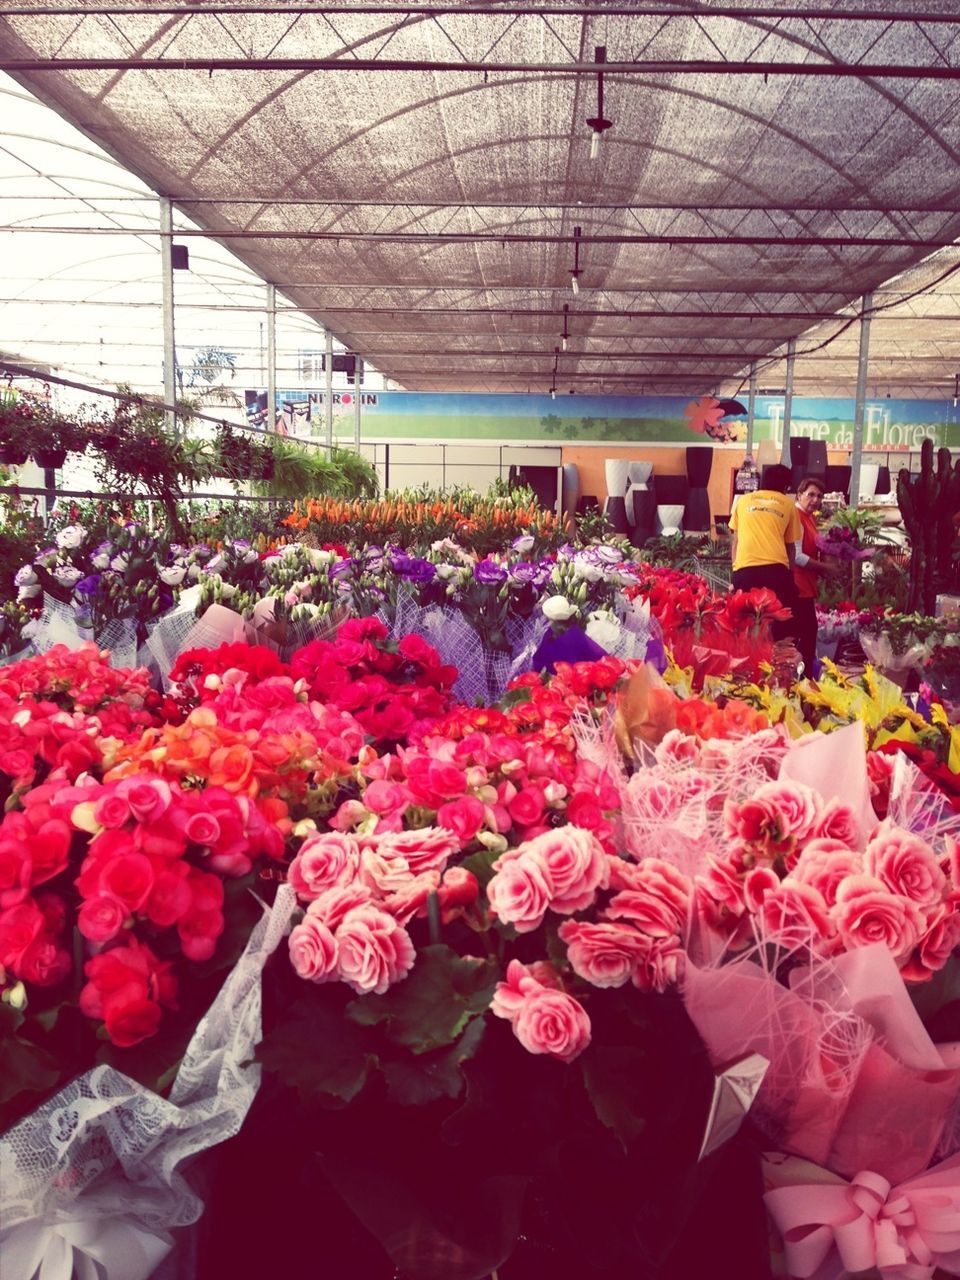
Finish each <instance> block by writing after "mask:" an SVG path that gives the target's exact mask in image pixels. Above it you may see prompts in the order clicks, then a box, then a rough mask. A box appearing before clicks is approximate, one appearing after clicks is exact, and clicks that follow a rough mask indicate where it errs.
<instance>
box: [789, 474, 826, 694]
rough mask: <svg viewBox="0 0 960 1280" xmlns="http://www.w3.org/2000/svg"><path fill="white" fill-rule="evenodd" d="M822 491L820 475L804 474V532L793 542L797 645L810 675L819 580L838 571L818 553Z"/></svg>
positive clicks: (800, 508)
mask: <svg viewBox="0 0 960 1280" xmlns="http://www.w3.org/2000/svg"><path fill="white" fill-rule="evenodd" d="M823 493H824V487H823V481H822V480H821V479H820V477H819V476H804V478H803V479H802V480H801V481H800V483H799V484H798V485H797V514H798V515H799V517H800V524H801V527H802V529H803V535H802V537H801V538H800V539H798V541H797V542H796V543H795V544H794V567H793V583H794V586H795V587H796V589H797V599H796V602H795V605H794V610H793V616H794V618H795V619H796V623H797V629H796V633H795V634H796V638H797V648H798V649H799V650H800V656H801V657H802V658H803V666H804V670H805V672H806V674H807V675H808V676H810V675H813V667H814V663H815V661H816V657H817V579H818V578H832V577H834V576H835V574H836V570H835V569H834V568H833V567H832V565H828V564H827V563H826V562H825V561H823V560H821V559H819V558H818V554H817V523H816V520H815V519H814V516H815V515H816V513H817V512H818V511H819V510H820V505H821V503H822V502H823Z"/></svg>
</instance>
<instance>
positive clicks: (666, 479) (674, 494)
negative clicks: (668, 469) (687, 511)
mask: <svg viewBox="0 0 960 1280" xmlns="http://www.w3.org/2000/svg"><path fill="white" fill-rule="evenodd" d="M653 491H654V493H655V494H656V497H657V506H667V505H668V504H672V505H674V506H678V507H682V506H684V505H685V504H686V501H687V494H688V493H689V491H690V486H689V485H688V484H687V477H686V476H666V475H662V474H660V473H659V472H658V473H657V474H656V475H655V476H653Z"/></svg>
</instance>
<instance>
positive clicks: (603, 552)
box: [593, 542, 623, 564]
mask: <svg viewBox="0 0 960 1280" xmlns="http://www.w3.org/2000/svg"><path fill="white" fill-rule="evenodd" d="M593 554H594V555H595V556H596V558H597V559H598V560H601V561H602V562H603V563H604V564H620V563H621V561H622V560H623V555H622V554H621V552H620V548H619V547H609V546H607V544H606V543H605V542H604V543H601V544H600V545H599V546H597V547H594V548H593Z"/></svg>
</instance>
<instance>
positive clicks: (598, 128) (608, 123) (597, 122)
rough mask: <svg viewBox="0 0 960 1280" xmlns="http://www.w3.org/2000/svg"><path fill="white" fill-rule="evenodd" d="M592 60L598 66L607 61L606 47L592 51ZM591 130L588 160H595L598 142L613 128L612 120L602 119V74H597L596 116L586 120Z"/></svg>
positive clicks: (600, 45) (598, 149)
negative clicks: (593, 59)
mask: <svg viewBox="0 0 960 1280" xmlns="http://www.w3.org/2000/svg"><path fill="white" fill-rule="evenodd" d="M594 58H595V60H596V62H597V64H598V65H599V66H602V65H603V63H605V62H606V60H607V46H606V45H604V44H598V45H597V46H596V47H595V49H594ZM587 124H588V125H589V126H590V128H591V129H592V130H593V132H592V133H591V135H590V159H591V160H596V158H597V157H598V156H599V154H600V141H601V139H602V138H603V135H604V133H605V131H606V130H607V129H612V128H613V121H612V120H605V119H604V118H603V72H602V71H598V72H597V114H596V115H595V116H593V117H591V118H590V119H588V120H587Z"/></svg>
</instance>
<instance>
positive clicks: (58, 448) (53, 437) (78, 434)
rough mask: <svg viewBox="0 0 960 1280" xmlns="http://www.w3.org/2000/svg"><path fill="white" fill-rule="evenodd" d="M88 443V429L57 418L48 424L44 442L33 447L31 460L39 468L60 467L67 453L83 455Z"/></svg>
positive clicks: (79, 424) (80, 424)
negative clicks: (48, 428) (32, 459)
mask: <svg viewBox="0 0 960 1280" xmlns="http://www.w3.org/2000/svg"><path fill="white" fill-rule="evenodd" d="M89 443H90V429H89V427H86V426H84V425H83V424H82V423H80V422H68V421H66V419H63V418H58V419H57V420H56V421H55V422H52V423H51V424H50V430H49V432H48V434H47V438H46V440H45V441H44V442H43V443H38V444H37V445H35V446H34V448H33V458H34V461H35V462H36V463H37V465H38V466H40V467H62V466H63V464H64V462H65V461H66V457H67V454H68V453H85V452H86V449H87V445H88V444H89Z"/></svg>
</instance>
